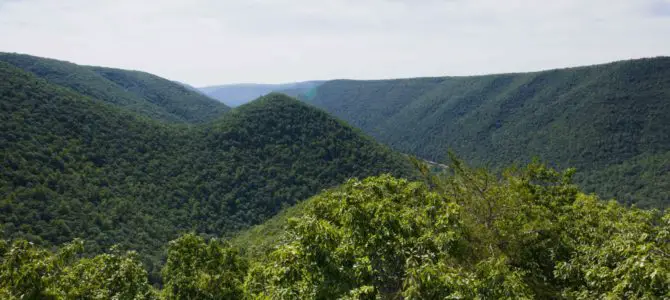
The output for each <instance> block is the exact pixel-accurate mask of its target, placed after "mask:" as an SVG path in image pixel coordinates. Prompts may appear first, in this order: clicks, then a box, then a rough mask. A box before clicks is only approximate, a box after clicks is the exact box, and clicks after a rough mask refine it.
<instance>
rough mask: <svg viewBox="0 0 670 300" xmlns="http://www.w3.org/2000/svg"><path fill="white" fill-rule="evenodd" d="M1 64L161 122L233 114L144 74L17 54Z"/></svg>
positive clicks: (3, 58)
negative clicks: (7, 64) (12, 66)
mask: <svg viewBox="0 0 670 300" xmlns="http://www.w3.org/2000/svg"><path fill="white" fill-rule="evenodd" d="M0 61H3V62H6V63H9V64H11V65H14V66H15V67H18V68H20V69H23V70H24V71H27V72H30V73H33V74H34V75H36V76H38V77H41V78H43V79H45V80H47V81H48V82H49V83H52V84H56V85H60V86H63V87H67V88H70V89H72V90H74V91H75V92H77V93H79V94H82V95H86V96H90V97H92V98H94V99H96V100H101V101H105V102H108V103H111V104H114V105H118V106H120V107H123V108H126V109H128V110H131V111H133V112H136V113H139V114H141V115H144V116H148V117H151V118H154V119H157V120H162V121H168V122H179V123H203V122H207V121H211V120H214V119H216V118H218V117H220V116H221V114H223V113H224V112H226V111H228V110H229V108H228V107H227V106H226V105H224V104H222V103H220V102H218V101H216V100H214V99H211V98H209V97H206V96H205V95H203V94H200V93H197V92H195V91H192V90H190V89H188V88H186V87H184V86H183V85H181V84H177V83H175V82H173V81H170V80H167V79H164V78H160V77H158V76H155V75H152V74H148V73H144V72H138V71H128V70H119V69H111V68H102V67H91V66H80V65H76V64H73V63H69V62H64V61H59V60H54V59H48V58H41V57H35V56H30V55H24V54H14V53H0Z"/></svg>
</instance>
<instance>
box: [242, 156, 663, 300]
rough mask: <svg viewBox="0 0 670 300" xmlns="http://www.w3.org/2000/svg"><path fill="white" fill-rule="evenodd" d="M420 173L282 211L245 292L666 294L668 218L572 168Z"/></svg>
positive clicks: (308, 295)
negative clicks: (578, 177)
mask: <svg viewBox="0 0 670 300" xmlns="http://www.w3.org/2000/svg"><path fill="white" fill-rule="evenodd" d="M422 169H423V170H424V171H425V173H424V174H425V178H426V181H425V184H424V183H411V182H408V181H406V180H402V179H395V178H392V177H388V176H382V177H376V178H368V179H366V180H363V181H357V180H352V181H350V182H348V183H347V184H345V185H344V186H342V187H340V188H338V189H335V190H332V191H329V192H326V193H323V194H320V195H319V196H316V197H314V198H312V199H310V200H309V201H308V202H306V203H305V204H304V205H303V207H302V209H301V211H300V212H291V215H297V216H298V217H297V218H292V219H287V218H286V217H282V216H280V217H279V218H278V219H277V220H273V221H272V222H274V224H273V225H272V227H270V229H273V230H274V228H277V227H281V228H284V229H285V230H286V231H285V232H283V233H282V232H281V231H276V230H274V231H269V232H266V233H267V234H270V235H272V233H273V232H277V233H279V234H281V235H282V237H281V238H279V237H265V241H267V240H272V241H276V242H277V246H275V247H276V248H275V249H274V250H272V251H270V253H269V254H268V256H267V257H266V258H263V259H261V260H260V262H256V263H252V268H251V269H250V272H249V275H248V277H247V281H246V283H245V290H246V291H247V293H249V294H251V295H252V296H253V297H259V298H273V299H276V298H281V299H289V298H305V299H312V298H322V299H323V298H327V299H332V298H343V299H344V298H347V297H354V298H357V299H364V298H379V297H380V298H382V299H394V298H398V297H403V298H406V299H444V298H449V299H451V298H459V299H462V298H464V299H535V298H539V299H546V298H568V299H570V298H578V299H594V298H595V299H604V298H608V299H621V298H627V299H632V298H635V299H637V298H641V299H660V298H667V297H669V296H670V288H669V287H670V284H668V283H670V281H669V280H670V268H669V267H670V256H668V253H669V251H670V249H669V247H670V243H669V241H670V240H668V238H669V237H670V235H669V234H668V232H670V230H669V229H668V224H669V223H668V221H669V220H670V216H669V215H668V214H667V213H666V214H665V216H663V215H662V214H660V213H659V212H658V211H646V210H641V209H637V208H626V207H623V206H621V205H619V204H617V203H616V202H613V201H612V202H602V201H601V200H599V199H598V198H597V197H595V196H593V195H585V194H583V193H581V192H580V191H579V189H578V188H577V187H576V186H575V185H574V184H572V183H571V177H572V175H573V173H574V170H567V171H565V172H557V171H554V170H552V169H550V168H547V167H545V166H544V165H542V164H539V163H532V164H530V165H529V166H528V167H525V168H510V169H508V170H506V171H505V172H503V173H502V174H501V175H500V176H496V175H495V174H492V173H489V172H488V171H486V170H484V169H471V168H468V167H466V166H465V165H464V164H463V163H462V162H460V161H458V160H454V161H452V164H451V165H450V166H449V168H448V169H447V171H446V172H447V173H446V174H441V175H436V174H434V173H430V172H428V167H427V166H422ZM436 218H437V219H436ZM279 222H284V225H283V226H282V225H280V224H277V223H279ZM257 234H262V232H261V233H253V234H252V235H251V236H252V237H253V236H254V235H257ZM242 236H248V235H242ZM266 249H267V248H266ZM352 295H354V296H352Z"/></svg>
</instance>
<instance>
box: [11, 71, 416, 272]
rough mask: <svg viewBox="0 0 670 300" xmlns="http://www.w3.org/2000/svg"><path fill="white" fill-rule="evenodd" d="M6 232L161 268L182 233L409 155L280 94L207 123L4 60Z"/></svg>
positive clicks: (274, 205)
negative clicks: (91, 92) (120, 254)
mask: <svg viewBox="0 0 670 300" xmlns="http://www.w3.org/2000/svg"><path fill="white" fill-rule="evenodd" d="M0 79H1V80H0V95H2V97H0V107H2V110H1V112H0V120H2V122H0V157H2V160H0V166H1V167H2V168H1V169H2V172H0V212H2V213H0V228H1V231H0V234H2V235H3V236H5V237H7V238H26V239H28V240H31V241H33V242H35V243H37V244H40V245H58V244H61V243H65V242H69V241H71V240H72V239H74V238H76V237H81V238H84V240H86V241H89V242H90V243H89V244H90V245H92V246H91V247H87V251H89V253H100V252H101V251H102V250H103V249H106V248H107V247H109V246H111V245H113V244H121V246H122V247H125V248H129V249H136V250H138V251H139V253H140V254H141V256H142V258H143V259H144V261H145V263H146V264H147V265H148V266H149V268H150V269H151V270H152V272H153V275H152V278H154V279H155V278H158V275H157V273H156V272H157V268H158V266H159V265H160V264H161V257H162V256H161V255H162V253H163V252H162V250H163V249H164V248H163V247H164V246H165V243H166V242H167V241H168V240H170V239H172V238H174V237H176V236H177V234H179V233H181V232H188V231H197V232H199V233H201V234H204V235H208V236H226V235H231V234H232V233H234V232H235V231H237V230H240V229H242V228H246V227H248V226H250V225H253V224H258V223H261V222H262V221H264V220H265V219H267V218H268V217H270V216H272V215H274V214H276V213H277V212H278V211H279V210H280V209H281V208H283V207H285V206H290V205H293V204H295V203H297V202H299V201H301V200H302V199H306V198H308V197H310V196H311V195H313V194H315V193H317V192H319V191H320V190H321V189H323V188H328V187H331V186H335V185H337V184H339V183H341V182H343V181H344V180H346V179H348V178H349V177H367V176H372V175H376V174H381V173H393V174H396V175H398V176H412V174H414V171H413V170H412V168H411V166H410V164H409V162H408V161H407V160H406V159H405V158H404V157H402V156H401V155H399V154H395V153H393V152H391V151H390V150H389V149H388V148H387V147H385V146H381V145H379V144H377V143H376V142H374V141H373V140H372V139H371V138H368V137H365V136H363V135H361V133H360V131H358V130H356V129H354V128H352V127H350V126H349V125H346V124H345V123H343V122H341V121H339V120H336V119H334V118H332V117H331V116H329V115H328V114H326V113H325V112H323V111H321V110H318V109H315V108H313V107H311V106H309V105H306V104H304V103H301V102H299V101H298V100H296V99H292V98H289V97H287V96H284V95H279V94H272V95H270V96H268V97H265V98H262V99H259V100H258V103H252V104H249V105H248V106H243V107H240V108H237V109H235V110H233V111H231V112H230V113H227V114H224V115H223V116H220V117H219V118H218V119H216V120H214V121H212V122H208V123H205V124H200V125H188V124H183V123H176V124H171V123H166V122H163V121H161V120H156V119H152V118H150V117H147V116H143V115H138V114H136V113H134V112H132V111H130V110H127V109H125V108H123V107H119V106H116V105H114V104H110V103H107V102H104V101H100V100H98V99H94V98H91V97H89V96H83V95H81V94H79V93H77V92H75V91H73V90H72V89H70V88H66V87H62V86H59V85H55V84H52V83H50V82H48V81H46V80H44V79H41V78H38V77H36V76H35V75H33V74H32V73H29V72H26V71H23V70H21V69H19V68H16V67H14V66H13V65H10V64H7V63H4V62H1V61H0Z"/></svg>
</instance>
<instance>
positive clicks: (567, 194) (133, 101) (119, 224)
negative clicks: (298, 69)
mask: <svg viewBox="0 0 670 300" xmlns="http://www.w3.org/2000/svg"><path fill="white" fill-rule="evenodd" d="M312 83H313V85H307V86H294V87H292V88H288V89H287V90H284V92H285V93H286V94H289V95H299V96H300V97H301V98H302V100H304V101H307V102H309V103H311V104H306V103H304V102H301V101H299V100H297V99H294V98H291V97H289V96H287V95H285V94H280V93H270V94H268V95H266V96H264V97H261V98H259V99H256V100H255V101H252V102H250V103H248V104H245V105H242V106H239V107H236V108H234V109H230V108H229V107H227V106H226V105H224V104H221V103H219V102H217V101H216V100H213V99H211V98H208V97H207V96H205V95H203V94H201V93H199V92H198V91H196V90H194V89H193V88H192V87H189V86H186V85H184V84H181V83H178V82H174V81H169V80H167V79H163V78H160V77H157V76H154V75H151V74H147V73H143V72H138V71H127V70H119V69H112V68H103V67H92V66H79V65H76V64H72V63H67V62H62V61H57V60H51V59H43V58H38V57H33V56H28V55H20V54H6V53H0V299H670V211H668V210H667V209H666V210H665V211H664V210H662V209H661V210H657V209H646V207H657V208H667V207H668V205H669V204H670V194H669V193H670V165H669V164H670V123H668V119H667V118H666V116H667V115H670V102H669V101H668V99H670V58H656V59H645V60H636V61H626V62H619V63H613V64H607V65H600V66H593V67H583V68H573V69H564V70H553V71H546V72H537V73H527V74H503V75H491V76H476V77H444V78H417V79H406V80H405V79H401V80H380V81H340V80H337V81H329V82H325V83H320V82H318V83H317V82H312ZM315 106H316V107H315ZM321 108H323V109H324V110H325V111H324V110H321ZM328 112H331V113H333V114H335V115H336V116H340V117H342V118H343V119H345V120H348V121H350V122H352V123H353V124H354V125H355V126H357V127H359V128H360V129H357V128H354V127H352V126H349V125H348V124H346V123H344V122H343V121H340V120H338V119H336V118H335V117H333V116H331V115H329V114H328ZM364 132H365V133H368V134H370V135H372V136H374V137H376V138H378V139H379V140H380V141H383V142H385V143H387V144H388V145H390V147H387V146H382V145H381V144H379V143H377V142H376V141H375V140H373V139H372V138H371V137H368V136H366V135H365V133H364ZM391 147H393V148H395V149H398V150H401V151H402V152H405V153H409V154H414V155H417V156H418V157H421V158H423V159H428V160H430V161H424V160H423V159H419V158H414V157H412V156H411V155H404V154H400V153H399V152H393V151H392V150H391ZM447 149H452V150H453V151H455V153H457V154H458V155H461V156H462V159H463V160H461V159H459V158H456V156H455V155H454V154H453V152H448V151H447ZM533 156H536V157H539V159H540V160H537V159H536V160H533V159H532V157H533ZM433 161H437V162H441V163H444V164H441V163H435V162H433ZM540 161H543V162H548V164H544V163H540ZM465 162H468V163H465ZM484 165H486V167H484ZM471 166H473V167H471ZM510 166H511V167H510ZM571 166H576V167H577V169H573V168H570V167H571ZM593 191H595V192H597V194H594V193H592V192H593ZM613 196H615V198H614V199H613V200H610V197H613ZM629 204H637V206H635V205H633V206H631V205H629ZM641 207H642V208H641Z"/></svg>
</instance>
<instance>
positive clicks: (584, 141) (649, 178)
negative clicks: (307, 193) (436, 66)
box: [302, 57, 670, 207]
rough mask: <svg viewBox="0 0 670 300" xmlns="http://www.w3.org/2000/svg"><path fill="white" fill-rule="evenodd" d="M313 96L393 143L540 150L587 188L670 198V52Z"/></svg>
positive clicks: (514, 155) (353, 87)
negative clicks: (571, 170)
mask: <svg viewBox="0 0 670 300" xmlns="http://www.w3.org/2000/svg"><path fill="white" fill-rule="evenodd" d="M302 98H304V99H306V101H308V102H309V103H311V104H313V105H315V106H317V107H320V108H323V109H324V110H326V111H328V112H330V113H332V114H333V115H335V116H336V117H339V118H342V119H343V120H346V121H347V122H349V123H350V124H352V125H354V126H356V127H358V128H361V129H362V130H363V131H364V132H366V133H368V134H370V135H372V136H374V137H375V138H377V140H379V141H381V142H383V143H385V144H388V145H390V146H391V147H392V148H394V149H396V150H399V151H402V152H405V153H411V154H414V155H417V156H420V157H423V158H426V159H429V160H433V161H440V160H443V159H444V158H445V155H446V153H447V150H448V149H451V150H453V151H454V152H456V153H457V154H459V155H461V156H462V157H463V158H464V159H465V160H466V161H469V162H471V163H474V164H477V165H484V164H488V165H489V166H492V167H500V166H503V165H507V164H509V163H512V162H522V163H523V162H527V161H528V160H530V159H531V158H532V157H535V156H537V157H539V158H541V159H542V160H544V161H547V162H550V163H552V164H553V165H555V166H558V167H576V168H577V169H578V173H577V181H578V182H579V183H580V184H582V186H583V187H584V188H585V189H586V190H587V191H593V192H597V193H598V194H599V195H601V196H602V197H605V198H610V197H616V198H617V199H619V200H620V201H622V202H624V203H626V204H631V203H636V204H638V205H641V206H645V207H649V206H656V207H667V206H668V205H670V118H668V116H670V58H668V57H659V58H651V59H640V60H631V61H621V62H616V63H610V64H604V65H596V66H589V67H579V68H570V69H560V70H550V71H543V72H535V73H522V74H501V75H490V76H472V77H440V78H414V79H398V80H376V81H352V80H337V81H328V82H325V83H323V84H322V85H320V86H318V87H317V88H316V91H315V92H313V93H312V94H311V95H306V96H303V97H302Z"/></svg>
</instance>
